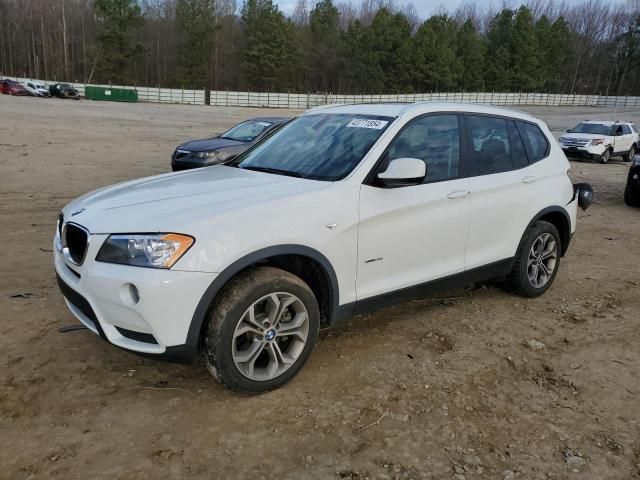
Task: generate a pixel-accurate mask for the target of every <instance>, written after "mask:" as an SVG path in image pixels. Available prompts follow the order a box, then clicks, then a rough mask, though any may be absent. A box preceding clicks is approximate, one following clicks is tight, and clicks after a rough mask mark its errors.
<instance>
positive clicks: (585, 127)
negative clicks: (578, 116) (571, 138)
mask: <svg viewBox="0 0 640 480" xmlns="http://www.w3.org/2000/svg"><path fill="white" fill-rule="evenodd" d="M609 131H611V127H610V126H609V125H603V124H601V123H579V124H578V125H577V126H576V127H575V128H573V129H572V130H571V132H570V133H592V134H595V135H609Z"/></svg>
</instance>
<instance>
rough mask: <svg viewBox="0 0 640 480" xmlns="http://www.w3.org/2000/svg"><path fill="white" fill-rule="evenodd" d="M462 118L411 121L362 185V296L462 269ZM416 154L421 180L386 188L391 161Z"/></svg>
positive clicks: (465, 203)
mask: <svg viewBox="0 0 640 480" xmlns="http://www.w3.org/2000/svg"><path fill="white" fill-rule="evenodd" d="M460 137H461V128H460V118H459V116H458V115H456V114H436V115H427V116H423V117H419V118H416V119H414V120H412V121H411V122H410V123H408V124H407V125H406V126H405V127H404V128H403V129H402V130H401V131H400V133H399V134H398V135H397V136H396V138H395V139H394V140H393V141H392V142H391V143H390V145H389V147H388V148H387V150H386V152H385V154H383V156H382V159H381V161H380V162H379V164H378V165H377V167H376V168H375V169H374V170H373V171H372V172H371V174H370V176H369V177H368V179H367V181H365V184H363V185H362V187H361V190H360V222H359V226H358V267H357V280H356V289H357V296H358V300H362V299H365V298H368V297H373V296H375V295H380V294H383V293H387V292H391V291H394V290H399V289H402V288H406V287H410V286H414V285H418V284H421V283H425V282H428V281H430V280H435V279H438V278H441V277H445V276H448V275H452V274H455V273H460V272H462V271H464V267H465V265H464V249H465V244H466V241H467V231H468V223H469V184H468V179H466V178H461V174H460V170H461V168H460V167H461V159H460V155H461V148H460ZM404 157H411V158H419V159H421V160H423V161H424V162H425V163H426V167H427V175H426V177H425V180H424V182H423V183H422V184H420V185H412V186H404V187H399V188H383V187H382V186H380V185H379V184H376V182H375V175H377V173H380V172H382V171H384V170H386V166H387V165H388V163H389V161H390V160H393V159H396V158H404Z"/></svg>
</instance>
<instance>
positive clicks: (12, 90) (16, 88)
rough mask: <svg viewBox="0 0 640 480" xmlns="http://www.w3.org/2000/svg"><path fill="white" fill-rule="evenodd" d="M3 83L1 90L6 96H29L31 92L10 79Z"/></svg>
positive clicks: (0, 84)
mask: <svg viewBox="0 0 640 480" xmlns="http://www.w3.org/2000/svg"><path fill="white" fill-rule="evenodd" d="M1 82H2V83H0V90H1V91H2V93H4V94H5V95H16V96H17V95H20V96H25V95H29V92H28V91H27V90H26V89H25V88H24V87H23V86H22V85H21V84H20V83H18V82H15V81H13V80H9V79H8V78H7V79H4V80H2V81H1Z"/></svg>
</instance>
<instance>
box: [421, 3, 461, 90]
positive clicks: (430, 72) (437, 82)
mask: <svg viewBox="0 0 640 480" xmlns="http://www.w3.org/2000/svg"><path fill="white" fill-rule="evenodd" d="M457 35H458V31H457V24H456V23H455V21H454V20H453V19H452V18H451V17H449V16H447V15H436V16H433V17H431V18H429V19H428V20H427V21H426V22H424V23H423V24H422V25H421V26H420V28H419V29H418V31H417V33H416V35H415V37H414V39H413V45H414V51H415V54H416V68H415V73H416V81H417V87H418V90H420V91H429V90H436V91H438V90H448V89H450V88H453V87H454V86H455V85H456V84H457V83H458V81H459V80H460V78H461V76H462V71H463V64H462V62H461V61H460V59H459V58H458V56H457V55H456V37H457Z"/></svg>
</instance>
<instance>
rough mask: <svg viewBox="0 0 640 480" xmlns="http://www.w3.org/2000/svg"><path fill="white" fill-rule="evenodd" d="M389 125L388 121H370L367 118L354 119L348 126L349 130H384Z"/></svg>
mask: <svg viewBox="0 0 640 480" xmlns="http://www.w3.org/2000/svg"><path fill="white" fill-rule="evenodd" d="M387 123H389V122H388V121H386V120H369V119H367V118H354V119H353V120H351V121H350V122H349V123H348V124H347V128H373V129H374V130H382V129H383V128H384V127H386V126H387Z"/></svg>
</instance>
